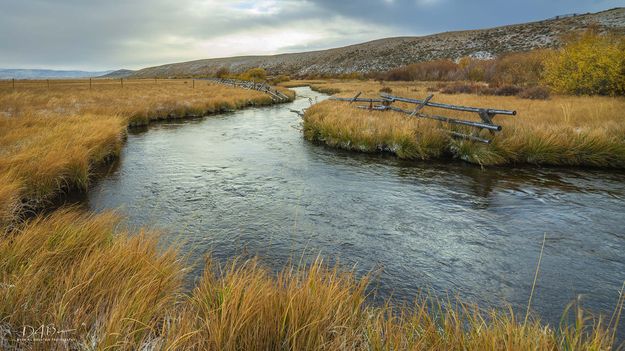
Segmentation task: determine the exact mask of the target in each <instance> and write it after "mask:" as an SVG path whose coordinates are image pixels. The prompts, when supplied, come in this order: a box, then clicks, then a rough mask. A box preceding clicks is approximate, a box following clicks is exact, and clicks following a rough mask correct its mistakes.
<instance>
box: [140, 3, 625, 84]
mask: <svg viewBox="0 0 625 351" xmlns="http://www.w3.org/2000/svg"><path fill="white" fill-rule="evenodd" d="M590 27H595V28H596V29H598V30H599V31H602V32H617V33H625V8H615V9H612V10H607V11H603V12H598V13H592V14H583V15H577V14H575V15H565V16H558V17H554V18H551V19H547V20H543V21H538V22H531V23H524V24H515V25H509V26H504V27H497V28H491V29H482V30H469V31H460V32H446V33H440V34H434V35H429V36H423V37H396V38H386V39H379V40H374V41H371V42H367V43H363V44H356V45H351V46H346V47H342V48H336V49H329V50H321V51H312V52H303V53H292V54H280V55H272V56H241V57H230V58H215V59H204V60H197V61H190V62H182V63H173V64H166V65H162V66H157V67H149V68H144V69H141V70H139V71H136V72H135V73H134V74H133V75H132V76H133V77H142V78H148V77H176V76H201V75H211V74H213V73H215V72H216V71H217V70H218V69H219V68H221V67H227V68H228V69H229V70H230V71H232V72H235V73H238V72H242V71H244V70H246V69H249V68H252V67H262V68H264V69H266V70H267V71H268V72H269V73H270V74H290V75H294V76H303V75H309V74H344V73H353V72H359V73H369V72H376V71H386V70H389V69H392V68H396V67H400V66H403V65H406V64H410V63H415V62H422V61H429V60H435V59H457V58H460V57H463V56H473V57H479V58H491V57H495V56H498V55H501V54H505V53H509V52H519V51H527V50H531V49H537V48H553V47H558V46H559V45H560V44H561V40H562V36H563V35H565V34H568V33H571V32H576V31H583V30H586V29H588V28H590Z"/></svg>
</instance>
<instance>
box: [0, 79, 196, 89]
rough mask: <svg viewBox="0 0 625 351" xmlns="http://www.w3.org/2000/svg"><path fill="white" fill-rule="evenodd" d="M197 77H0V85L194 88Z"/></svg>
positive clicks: (17, 86)
mask: <svg viewBox="0 0 625 351" xmlns="http://www.w3.org/2000/svg"><path fill="white" fill-rule="evenodd" d="M196 80H198V79H194V78H192V79H176V78H132V79H130V78H49V79H15V78H11V79H0V87H2V88H12V89H19V88H20V87H30V88H32V87H41V88H51V87H55V86H56V87H58V86H80V87H89V88H93V87H95V86H115V85H116V86H119V87H120V88H123V87H124V85H128V84H150V83H152V84H158V83H159V82H168V83H172V82H176V83H177V82H180V84H181V85H189V86H190V87H191V88H195V81H196Z"/></svg>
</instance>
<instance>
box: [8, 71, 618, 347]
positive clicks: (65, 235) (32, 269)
mask: <svg viewBox="0 0 625 351" xmlns="http://www.w3.org/2000/svg"><path fill="white" fill-rule="evenodd" d="M158 83H159V84H162V81H159V82H158ZM80 84H81V86H80V87H76V86H72V85H70V84H67V86H65V87H63V88H61V87H58V86H57V88H58V89H67V90H55V88H54V87H53V88H50V90H47V89H48V88H47V87H46V86H38V87H33V88H32V90H25V89H24V90H20V89H19V88H20V87H19V86H18V89H16V90H15V91H13V90H12V89H9V88H6V87H4V88H2V89H4V90H0V106H2V107H1V108H0V349H13V348H17V349H32V350H55V349H56V350H66V349H68V348H69V349H122V350H137V349H146V350H148V349H150V350H151V349H154V350H189V349H199V350H202V349H214V350H267V349H269V350H271V349H274V350H404V349H411V350H430V349H439V350H447V349H457V350H484V349H492V350H500V349H506V350H554V349H555V350H607V349H611V348H612V347H613V346H614V333H613V331H614V330H615V327H616V321H618V320H619V319H620V310H621V307H622V301H621V300H619V301H618V303H617V301H615V303H617V305H618V306H619V307H617V309H616V312H615V316H614V317H613V318H607V319H599V318H597V319H590V318H589V316H588V315H587V314H584V312H583V311H582V310H581V309H577V308H574V309H573V310H571V311H570V312H571V316H572V317H574V318H573V322H572V323H564V324H563V325H561V326H557V327H556V326H548V325H544V324H542V323H541V322H540V321H539V320H537V319H534V318H533V317H531V316H530V318H529V319H528V320H526V316H525V315H523V316H515V315H513V314H512V313H510V312H508V311H506V310H480V309H478V307H477V306H473V305H470V304H463V303H460V302H456V301H445V302H444V304H445V306H446V307H445V308H443V307H441V306H442V302H441V301H438V300H436V299H432V298H428V297H427V296H424V297H423V298H420V299H417V300H416V301H415V303H414V304H410V305H405V306H394V305H393V304H392V303H390V302H389V304H387V305H386V306H373V305H371V304H370V303H369V302H368V301H367V299H366V289H365V288H366V286H367V283H368V279H367V278H366V277H364V278H357V277H356V276H355V275H354V274H353V273H351V272H349V271H342V270H340V269H338V268H333V267H327V266H324V265H323V264H322V262H321V261H318V262H316V263H314V264H312V265H309V266H306V267H303V266H302V267H298V266H294V267H285V269H284V270H283V271H282V272H281V273H279V274H273V273H271V272H270V271H269V270H268V269H266V268H264V267H263V266H262V264H260V263H259V262H258V261H255V260H251V261H235V262H233V263H231V264H229V265H225V266H222V267H217V266H216V264H215V263H214V262H213V261H212V260H211V259H210V258H208V259H207V260H206V262H205V268H206V269H205V273H204V276H203V278H202V279H201V280H200V281H198V282H197V283H196V285H195V287H194V289H193V290H192V291H190V292H187V291H185V289H184V282H185V278H186V274H187V272H189V271H190V267H189V266H188V262H187V260H186V258H185V256H184V254H182V253H180V252H178V251H177V249H176V248H175V247H170V248H162V247H160V246H159V245H158V233H153V232H149V231H140V232H138V233H137V232H131V231H129V230H127V229H125V228H124V226H123V225H121V224H120V220H119V218H118V217H117V216H116V215H115V214H112V213H105V214H100V215H93V214H86V213H83V212H81V211H78V210H65V209H62V210H57V211H55V212H53V213H52V214H50V215H48V216H45V217H44V216H41V215H40V216H37V217H34V218H31V219H29V220H25V221H22V222H19V221H17V219H18V217H19V214H22V213H23V211H24V208H25V207H27V208H36V207H41V206H44V205H45V204H46V201H47V200H49V199H50V198H51V197H52V196H54V195H55V194H58V193H59V192H62V191H66V190H68V189H71V188H76V187H79V188H83V189H84V188H86V186H87V184H88V182H89V177H90V171H91V169H92V167H93V166H94V165H95V164H97V163H101V162H106V161H107V159H109V158H111V157H115V156H116V155H117V154H118V153H119V152H120V150H121V147H122V145H123V142H124V137H125V133H126V128H127V126H128V125H129V124H131V123H136V122H140V121H147V120H149V119H150V118H149V117H150V116H161V118H162V117H164V116H170V117H182V116H185V115H191V114H195V113H198V112H202V113H206V112H217V111H218V110H219V109H221V108H222V107H224V106H226V108H228V109H229V108H238V107H242V106H246V105H247V104H249V103H258V104H262V103H265V102H267V101H266V100H265V98H266V97H265V95H264V94H262V96H261V95H258V94H260V93H258V92H251V91H240V90H238V89H232V88H226V87H221V86H219V87H213V86H208V85H207V86H206V87H204V88H199V87H198V86H197V85H196V87H195V89H194V88H191V87H189V86H188V85H184V83H180V81H172V82H171V84H170V85H169V86H168V87H148V86H147V84H148V82H138V83H137V85H136V86H135V87H132V85H131V84H129V83H125V85H124V88H123V89H124V90H121V89H122V88H121V87H114V86H113V84H112V83H111V84H110V85H108V86H104V85H103V86H102V87H101V88H102V90H101V91H99V90H97V89H98V88H95V87H94V88H92V89H93V90H88V89H89V88H88V87H87V86H84V84H85V82H84V81H83V82H80ZM143 84H146V85H143ZM187 84H188V83H187ZM196 84H197V82H196ZM120 85H121V84H120ZM74 88H77V90H73V89H74ZM183 89H186V90H183ZM198 89H199V90H198ZM201 89H204V90H201ZM231 89H232V90H231ZM198 91H200V92H198ZM217 91H219V92H220V93H218V92H217ZM211 94H212V95H211ZM170 99H171V100H170ZM228 99H231V100H228ZM256 99H257V100H256ZM211 108H214V109H215V110H211ZM528 295H529V292H528ZM616 299H617V297H616V296H615V300H616ZM564 320H565V321H566V320H568V319H566V318H565V319H564ZM61 331H63V332H61ZM24 333H26V334H24ZM42 333H43V334H42Z"/></svg>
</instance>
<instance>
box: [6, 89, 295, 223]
mask: <svg viewBox="0 0 625 351" xmlns="http://www.w3.org/2000/svg"><path fill="white" fill-rule="evenodd" d="M291 96H293V94H291ZM293 97H294V96H293ZM271 103H272V101H271V98H270V97H269V95H267V94H264V93H261V92H258V91H251V90H243V89H238V88H231V87H226V86H221V85H216V84H213V83H208V82H206V81H196V82H195V83H193V82H192V81H191V80H158V81H155V80H133V81H125V82H124V83H123V87H122V86H121V81H120V80H116V81H110V80H104V81H102V80H97V81H96V80H94V81H93V82H92V87H91V88H90V87H89V81H88V80H82V81H52V82H50V85H49V87H48V83H47V82H46V81H28V82H21V81H20V82H17V83H16V87H15V88H13V87H12V85H11V83H8V82H6V81H5V82H3V83H2V84H1V85H0V180H1V181H0V225H2V223H5V224H6V223H9V222H12V221H14V220H15V218H16V216H17V215H18V214H20V213H23V211H22V210H23V209H24V208H26V209H33V208H41V207H42V205H45V202H46V201H48V200H50V199H51V198H53V197H54V196H55V195H57V194H58V193H59V192H62V191H67V190H69V189H86V187H87V184H88V183H89V176H90V173H91V170H92V168H93V166H94V165H97V164H99V163H102V162H105V161H106V160H107V159H109V158H111V157H115V156H117V154H118V153H119V151H120V150H121V147H122V145H123V140H124V137H125V133H126V127H127V126H128V125H144V124H147V123H149V122H150V121H153V120H158V119H168V118H185V117H191V116H202V115H206V114H213V113H218V112H222V111H226V110H232V109H239V108H242V107H245V106H250V105H268V104H271Z"/></svg>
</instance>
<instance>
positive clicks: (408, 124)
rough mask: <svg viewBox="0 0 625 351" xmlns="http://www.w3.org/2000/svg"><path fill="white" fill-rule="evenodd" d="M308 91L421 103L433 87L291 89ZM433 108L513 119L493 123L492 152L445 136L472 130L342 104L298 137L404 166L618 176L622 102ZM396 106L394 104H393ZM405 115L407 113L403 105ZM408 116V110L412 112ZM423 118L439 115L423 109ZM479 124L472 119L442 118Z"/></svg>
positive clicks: (624, 129) (624, 156)
mask: <svg viewBox="0 0 625 351" xmlns="http://www.w3.org/2000/svg"><path fill="white" fill-rule="evenodd" d="M289 84H290V85H302V84H310V85H311V87H312V88H313V89H316V90H319V91H335V92H340V93H339V94H338V96H343V97H350V96H354V95H355V94H356V93H357V92H360V91H362V92H363V94H362V95H361V97H377V96H378V95H379V91H380V89H382V88H384V87H386V88H390V89H391V90H392V92H393V94H396V95H399V96H406V97H420V98H423V97H425V96H427V95H429V94H431V92H429V91H428V90H432V89H433V86H434V84H428V83H413V82H393V83H388V84H380V83H379V82H374V81H338V80H335V81H326V82H323V81H310V82H307V81H301V82H298V81H294V82H289ZM434 94H435V96H434V101H436V102H443V103H450V104H457V105H465V106H477V107H489V108H501V109H510V110H516V111H518V115H517V116H514V117H509V116H498V117H496V119H495V123H497V124H501V125H502V126H503V131H502V132H501V133H498V134H497V135H496V136H495V138H494V142H493V143H492V144H491V145H484V144H481V143H476V142H471V141H466V140H459V139H454V138H452V137H450V136H449V134H448V133H447V131H449V130H453V131H459V132H463V133H470V132H471V131H472V130H468V129H466V128H465V129H463V128H460V127H451V126H449V125H444V124H439V123H438V122H435V121H430V120H423V119H416V118H411V117H409V116H407V115H404V114H401V113H397V112H369V111H366V110H361V109H357V108H355V107H354V105H351V106H350V105H348V104H347V103H345V102H335V101H326V102H323V103H321V104H318V105H316V106H313V107H312V108H310V109H309V110H308V111H307V113H306V116H305V117H304V134H305V136H306V138H308V139H309V140H318V141H322V142H324V143H326V144H328V145H330V146H334V147H340V148H344V149H350V150H356V151H362V152H379V151H387V152H392V153H395V154H396V155H397V156H399V157H401V158H407V159H424V160H426V159H431V158H439V157H454V158H458V159H462V160H464V161H467V162H470V163H475V164H480V165H501V164H536V165H564V166H593V167H609V168H625V115H624V114H623V113H622V111H623V110H625V99H623V98H613V97H587V96H581V97H578V96H553V97H551V98H550V99H549V100H528V99H521V98H518V97H509V96H484V95H476V94H453V95H450V94H443V93H437V92H434ZM399 105H400V106H401V104H399ZM404 107H405V108H410V107H409V106H408V105H404ZM412 108H414V105H413V107H412ZM423 112H425V113H428V112H432V113H438V114H441V110H436V109H432V108H429V107H426V108H425V109H423ZM444 112H445V113H444V114H445V115H448V116H450V117H461V118H463V119H470V120H475V121H478V120H479V117H478V116H477V114H475V113H473V114H471V113H460V112H452V113H448V112H447V111H444Z"/></svg>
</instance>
